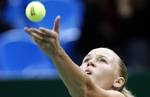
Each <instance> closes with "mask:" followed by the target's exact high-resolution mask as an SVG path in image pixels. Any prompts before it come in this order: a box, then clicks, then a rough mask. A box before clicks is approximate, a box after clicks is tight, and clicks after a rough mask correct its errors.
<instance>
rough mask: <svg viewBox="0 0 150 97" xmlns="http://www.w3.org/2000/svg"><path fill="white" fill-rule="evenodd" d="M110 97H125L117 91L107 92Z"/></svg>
mask: <svg viewBox="0 0 150 97" xmlns="http://www.w3.org/2000/svg"><path fill="white" fill-rule="evenodd" d="M106 92H107V93H108V97H125V96H124V95H123V94H122V93H121V92H118V91H115V90H107V91H106Z"/></svg>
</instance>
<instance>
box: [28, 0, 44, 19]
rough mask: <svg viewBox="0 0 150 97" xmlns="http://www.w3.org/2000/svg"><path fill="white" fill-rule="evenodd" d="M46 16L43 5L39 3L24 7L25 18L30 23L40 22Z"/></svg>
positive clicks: (35, 2) (31, 3) (34, 2)
mask: <svg viewBox="0 0 150 97" xmlns="http://www.w3.org/2000/svg"><path fill="white" fill-rule="evenodd" d="M45 14H46V10H45V7H44V5H43V4H42V3H41V2H39V1H32V2H30V3H29V4H28V5H27V7H26V16H27V18H28V19H29V20H31V21H32V22H40V21H41V20H42V19H43V18H44V17H45Z"/></svg>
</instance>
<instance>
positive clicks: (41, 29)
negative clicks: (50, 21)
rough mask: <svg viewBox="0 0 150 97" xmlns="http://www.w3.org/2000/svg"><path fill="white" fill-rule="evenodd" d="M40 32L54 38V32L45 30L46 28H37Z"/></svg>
mask: <svg viewBox="0 0 150 97" xmlns="http://www.w3.org/2000/svg"><path fill="white" fill-rule="evenodd" d="M39 29H40V31H41V32H43V33H45V34H47V35H49V36H51V37H55V33H54V31H52V30H50V29H47V28H44V27H40V28H39Z"/></svg>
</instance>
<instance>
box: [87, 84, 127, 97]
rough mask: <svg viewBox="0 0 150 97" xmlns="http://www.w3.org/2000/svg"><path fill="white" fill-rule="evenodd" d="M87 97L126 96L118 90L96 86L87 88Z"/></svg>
mask: <svg viewBox="0 0 150 97" xmlns="http://www.w3.org/2000/svg"><path fill="white" fill-rule="evenodd" d="M85 97H125V96H124V95H123V94H122V93H120V92H118V91H115V90H104V89H102V88H99V87H97V86H96V87H92V88H90V89H87V91H86V96H85Z"/></svg>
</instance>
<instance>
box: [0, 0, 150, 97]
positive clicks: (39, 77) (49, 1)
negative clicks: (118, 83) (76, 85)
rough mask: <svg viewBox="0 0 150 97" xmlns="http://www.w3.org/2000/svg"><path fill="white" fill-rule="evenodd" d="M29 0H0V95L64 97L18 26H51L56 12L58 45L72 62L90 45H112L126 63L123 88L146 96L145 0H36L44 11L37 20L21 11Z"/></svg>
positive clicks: (148, 7)
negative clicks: (44, 14)
mask: <svg viewBox="0 0 150 97" xmlns="http://www.w3.org/2000/svg"><path fill="white" fill-rule="evenodd" d="M31 1H33V0H0V97H10V96H11V97H59V96H61V97H69V95H68V92H67V90H66V88H65V87H64V85H63V83H62V81H61V80H60V79H59V77H58V73H57V71H56V69H55V67H54V65H53V64H52V62H51V60H50V59H49V58H48V57H47V56H46V55H45V54H44V53H43V52H42V51H41V50H40V49H39V48H38V46H37V45H36V44H35V43H34V42H33V41H32V40H31V39H30V37H29V36H28V35H27V34H26V33H25V32H24V30H23V28H24V27H26V26H27V27H37V28H38V27H47V28H52V27H53V21H54V18H55V17H56V16H57V15H60V16H61V21H60V41H61V45H62V47H63V48H64V49H65V51H66V52H67V53H68V54H69V56H70V57H71V58H72V60H73V61H74V62H76V63H77V64H79V65H80V64H81V62H82V59H83V58H84V56H85V55H86V54H87V53H88V52H89V51H90V50H92V49H94V48H97V47H108V48H110V49H113V50H114V51H115V52H116V53H117V54H118V55H119V56H120V57H121V58H122V59H123V60H124V62H125V63H126V66H127V68H128V73H129V80H128V84H127V87H128V89H129V90H131V91H132V92H133V94H134V95H135V96H136V97H140V96H141V97H149V96H150V94H149V87H150V84H149V82H150V72H149V69H150V59H149V58H150V36H149V32H150V25H149V23H150V14H149V11H150V1H149V0H36V1H40V2H42V3H43V4H44V5H45V7H46V11H47V13H46V17H45V18H44V19H43V20H42V21H41V22H38V23H33V22H31V21H29V20H28V19H27V17H26V16H25V8H26V6H27V4H28V3H29V2H31ZM34 1H35V0H34Z"/></svg>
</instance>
